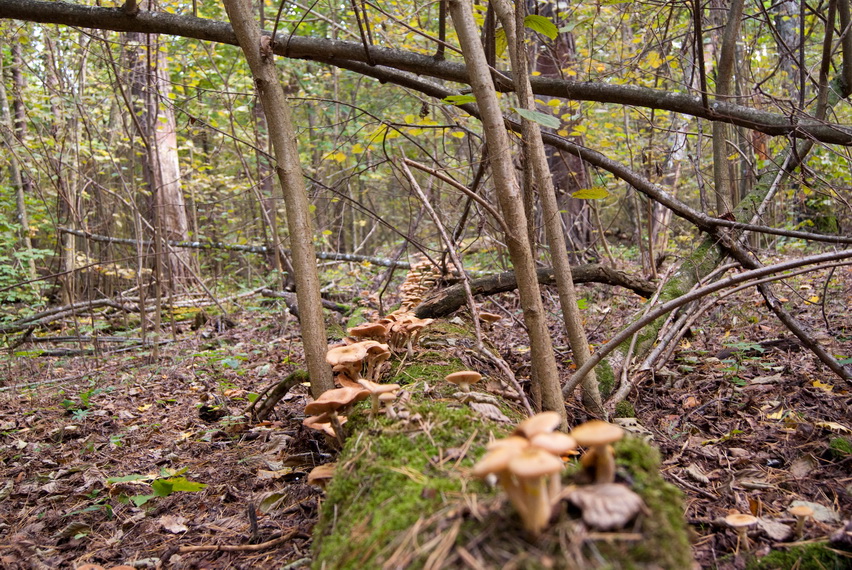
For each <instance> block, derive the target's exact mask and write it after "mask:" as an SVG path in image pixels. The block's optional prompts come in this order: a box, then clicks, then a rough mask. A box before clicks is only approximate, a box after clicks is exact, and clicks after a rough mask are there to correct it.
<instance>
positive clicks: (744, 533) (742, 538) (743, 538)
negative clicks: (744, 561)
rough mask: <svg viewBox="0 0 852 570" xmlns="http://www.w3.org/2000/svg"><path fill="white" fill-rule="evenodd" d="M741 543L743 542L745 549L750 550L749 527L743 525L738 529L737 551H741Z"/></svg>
mask: <svg viewBox="0 0 852 570" xmlns="http://www.w3.org/2000/svg"><path fill="white" fill-rule="evenodd" d="M740 543H742V544H743V549H744V550H749V547H750V545H749V543H748V529H747V528H746V527H744V526H741V527H739V528H738V529H737V552H739V551H740Z"/></svg>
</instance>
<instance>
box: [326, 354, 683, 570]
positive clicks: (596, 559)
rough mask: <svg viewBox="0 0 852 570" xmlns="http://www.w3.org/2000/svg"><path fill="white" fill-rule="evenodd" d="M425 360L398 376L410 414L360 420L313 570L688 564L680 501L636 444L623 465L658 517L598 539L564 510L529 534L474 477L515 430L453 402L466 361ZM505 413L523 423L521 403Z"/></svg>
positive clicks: (332, 491) (650, 454)
mask: <svg viewBox="0 0 852 570" xmlns="http://www.w3.org/2000/svg"><path fill="white" fill-rule="evenodd" d="M427 356H428V355H421V356H420V357H419V359H418V362H416V363H414V365H413V366H409V367H406V369H405V371H404V372H401V373H400V374H398V375H397V376H395V377H394V378H392V379H391V380H390V381H392V382H397V383H400V384H404V385H405V384H407V390H408V391H409V392H411V394H412V399H411V403H410V404H409V405H408V406H407V409H406V410H405V411H406V412H407V418H401V419H396V420H390V419H388V418H385V417H380V418H379V419H377V420H375V421H373V420H369V419H367V418H366V414H365V413H364V410H363V409H359V410H358V411H356V413H353V414H352V415H351V416H350V417H351V418H352V419H351V420H350V422H349V424H347V428H348V430H349V433H350V434H351V435H350V437H349V439H348V440H347V442H346V445H345V447H344V449H343V451H342V452H341V456H340V458H339V460H338V467H337V471H336V475H335V477H334V479H333V481H332V483H331V485H330V486H329V487H328V490H327V496H326V498H325V500H324V501H323V504H322V508H321V515H320V520H319V522H318V523H317V526H316V528H315V531H314V546H313V555H314V568H326V569H331V568H334V569H339V568H358V569H361V568H383V567H384V568H455V567H458V568H461V567H468V566H467V562H465V560H468V561H469V560H470V559H471V557H472V558H473V559H475V560H477V561H478V563H479V564H480V565H481V566H483V567H486V568H502V567H505V566H506V565H514V566H516V567H520V568H541V567H545V566H548V565H550V566H552V567H556V568H614V569H618V568H672V569H682V568H689V567H690V564H691V552H690V548H689V544H688V540H687V532H686V526H685V523H684V520H683V515H682V504H681V498H680V494H679V492H678V491H677V490H676V489H675V488H674V487H672V486H671V485H669V484H667V483H665V482H664V481H663V480H662V478H661V477H660V475H659V459H658V454H657V453H656V451H655V450H653V449H652V448H650V447H649V446H648V445H646V444H645V443H643V442H641V441H638V440H627V441H625V442H623V443H622V444H620V445H619V447H618V461H619V465H620V469H621V470H622V473H623V474H624V475H625V476H626V477H627V478H629V480H632V481H633V489H634V490H635V491H636V492H637V493H638V494H639V495H640V496H642V498H643V499H644V501H645V503H646V505H647V506H648V507H649V513H650V514H649V515H648V516H642V517H641V518H640V519H639V520H638V521H637V522H636V523H635V524H634V526H632V527H631V528H629V529H625V531H623V532H619V533H606V534H600V535H592V536H590V535H589V534H588V532H587V531H585V530H584V529H583V527H582V525H580V524H579V513H576V512H570V511H569V510H568V508H567V503H562V504H561V505H560V507H559V509H558V511H559V514H558V515H557V516H556V517H555V519H554V521H553V525H552V527H551V528H550V529H548V530H547V531H545V533H544V535H543V536H541V537H539V538H538V539H537V540H532V539H530V538H528V537H526V536H525V535H524V532H523V530H522V528H521V526H520V522H519V520H518V517H517V515H516V514H515V512H514V511H513V509H512V507H511V506H510V505H509V504H508V502H507V501H506V500H505V498H504V497H503V495H502V493H501V492H500V491H499V490H495V489H494V488H492V487H489V486H488V485H486V484H485V483H484V482H482V481H479V480H475V479H473V478H471V477H470V476H469V471H470V469H471V467H472V466H473V464H474V463H475V462H476V461H477V460H478V459H479V458H480V457H481V456H482V454H483V453H484V446H485V445H486V444H487V442H488V441H489V439H490V438H492V437H502V436H504V435H506V434H507V433H508V432H509V431H510V430H511V429H512V427H513V425H514V423H512V424H507V423H500V422H495V421H492V420H489V419H486V418H484V417H482V416H481V415H479V414H477V413H475V412H474V411H473V410H472V409H471V408H470V407H469V406H468V405H466V404H462V403H460V402H458V401H457V400H456V399H454V398H453V397H452V392H453V391H454V388H453V387H450V386H444V384H443V383H442V381H441V379H442V377H443V375H444V374H446V373H447V372H450V371H453V370H456V369H458V368H460V367H461V362H459V361H457V360H454V359H451V360H447V359H446V356H447V355H444V360H443V361H441V362H435V361H434V360H433V361H432V362H423V360H424V357H427ZM436 356H438V355H436ZM363 405H364V404H362V406H363ZM500 409H501V411H502V412H503V413H504V414H506V415H507V416H508V417H510V418H511V419H512V421H513V422H515V421H517V420H519V419H520V416H519V414H518V412H517V411H516V410H515V409H514V408H513V407H512V406H511V405H508V404H505V405H504V404H501V406H500ZM403 415H406V414H403ZM575 464H576V462H575ZM571 471H574V472H578V471H579V469H578V468H577V467H576V465H575V466H574V468H573V469H571V468H570V466H569V469H567V470H566V476H565V479H564V480H565V483H566V484H569V483H571V481H570V478H571V476H570V475H568V474H567V473H570V472H571Z"/></svg>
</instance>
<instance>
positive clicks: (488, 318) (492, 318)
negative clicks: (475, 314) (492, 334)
mask: <svg viewBox="0 0 852 570" xmlns="http://www.w3.org/2000/svg"><path fill="white" fill-rule="evenodd" d="M502 318H503V317H501V316H500V315H498V314H496V313H486V312H480V313H479V320H480V321H482V323H483V325H484V327H483V328H489V329H490V328H491V327H493V326H494V323H496V322H497V321H499V320H500V319H502Z"/></svg>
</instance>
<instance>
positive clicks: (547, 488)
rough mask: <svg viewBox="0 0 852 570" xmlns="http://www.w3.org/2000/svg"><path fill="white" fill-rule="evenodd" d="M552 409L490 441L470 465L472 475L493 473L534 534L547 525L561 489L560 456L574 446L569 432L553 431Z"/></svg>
mask: <svg viewBox="0 0 852 570" xmlns="http://www.w3.org/2000/svg"><path fill="white" fill-rule="evenodd" d="M560 421H561V420H560V417H559V414H557V413H556V412H542V413H540V414H536V415H535V416H532V417H531V418H529V419H527V420H524V421H523V422H521V424H520V425H518V427H517V429H516V430H515V432H514V433H513V434H512V435H511V436H510V437H507V438H505V439H500V440H496V441H493V442H491V443H490V444H488V446H487V448H486V449H487V450H488V452H487V453H486V454H485V456H483V458H482V459H481V460H480V461H479V462H478V463H477V464H476V465H474V467H473V475H474V476H476V477H480V478H483V477H487V476H489V475H494V476H496V477H497V481H498V483H499V484H500V486H501V487H502V488H503V490H504V491H506V494H507V495H508V497H509V501H510V502H511V503H512V506H514V507H515V510H516V511H517V512H518V514H519V515H520V517H521V522H522V523H523V526H524V528H525V529H526V530H527V532H529V533H530V534H531V535H533V536H537V535H538V534H540V533H541V531H542V530H544V528H545V527H546V526H547V523H548V521H549V520H550V516H551V513H552V510H553V507H554V506H555V505H556V503H558V501H559V497H560V495H561V492H562V479H561V476H560V474H561V472H562V468H563V466H564V464H563V462H562V459H561V456H562V455H564V454H567V453H570V452H572V451H573V450H574V449H576V448H577V442H576V441H574V438H572V437H571V436H569V435H566V434H564V433H561V432H557V431H555V430H556V428H557V427H559V423H560Z"/></svg>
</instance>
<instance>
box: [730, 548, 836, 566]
mask: <svg viewBox="0 0 852 570" xmlns="http://www.w3.org/2000/svg"><path fill="white" fill-rule="evenodd" d="M849 567H850V562H849V559H848V558H846V557H843V556H841V555H839V554H837V553H836V552H833V551H832V550H830V549H829V548H828V546H827V545H826V543H815V544H805V545H803V546H793V547H791V548H789V549H787V550H773V551H772V552H770V553H769V554H767V555H766V556H764V557H762V558H753V559H751V560H750V561H749V562H748V564H747V565H746V568H747V569H748V570H793V569H796V570H843V569H847V568H849Z"/></svg>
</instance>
